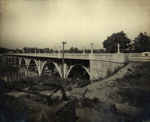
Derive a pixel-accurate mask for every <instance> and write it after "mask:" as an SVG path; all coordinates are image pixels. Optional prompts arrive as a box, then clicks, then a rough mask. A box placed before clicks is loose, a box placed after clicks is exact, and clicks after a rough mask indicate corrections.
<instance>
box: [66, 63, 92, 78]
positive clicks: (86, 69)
mask: <svg viewBox="0 0 150 122" xmlns="http://www.w3.org/2000/svg"><path fill="white" fill-rule="evenodd" d="M75 66H81V67H82V68H83V69H85V71H86V72H87V73H88V75H89V78H90V71H89V70H88V68H86V67H85V66H83V65H81V64H75V65H72V66H71V67H70V69H69V70H68V72H67V77H68V76H69V73H70V72H71V70H72V69H73V68H74V67H75Z"/></svg>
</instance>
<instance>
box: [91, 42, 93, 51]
mask: <svg viewBox="0 0 150 122" xmlns="http://www.w3.org/2000/svg"><path fill="white" fill-rule="evenodd" d="M91 53H93V43H91Z"/></svg>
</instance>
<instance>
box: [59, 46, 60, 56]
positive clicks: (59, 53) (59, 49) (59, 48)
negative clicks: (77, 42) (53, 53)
mask: <svg viewBox="0 0 150 122" xmlns="http://www.w3.org/2000/svg"><path fill="white" fill-rule="evenodd" d="M59 54H60V46H59Z"/></svg>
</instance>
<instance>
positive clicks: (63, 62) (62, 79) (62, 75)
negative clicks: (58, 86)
mask: <svg viewBox="0 0 150 122" xmlns="http://www.w3.org/2000/svg"><path fill="white" fill-rule="evenodd" d="M62 44H63V58H62V87H63V86H64V45H65V44H67V42H62Z"/></svg>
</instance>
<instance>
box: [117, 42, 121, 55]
mask: <svg viewBox="0 0 150 122" xmlns="http://www.w3.org/2000/svg"><path fill="white" fill-rule="evenodd" d="M117 46H118V53H120V44H119V43H118V45H117Z"/></svg>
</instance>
